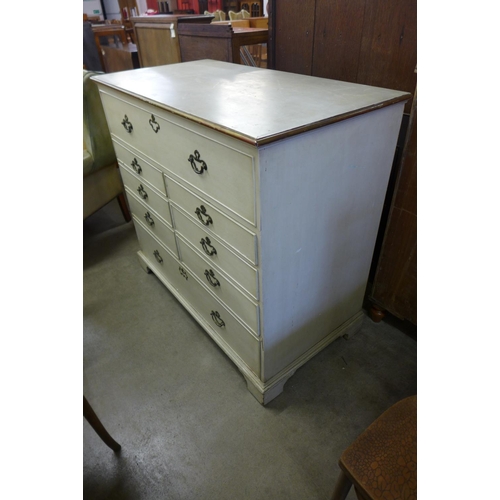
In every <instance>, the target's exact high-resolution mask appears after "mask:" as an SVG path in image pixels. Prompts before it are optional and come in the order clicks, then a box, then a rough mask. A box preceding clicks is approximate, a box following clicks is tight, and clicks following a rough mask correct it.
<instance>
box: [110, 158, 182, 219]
mask: <svg viewBox="0 0 500 500" xmlns="http://www.w3.org/2000/svg"><path fill="white" fill-rule="evenodd" d="M119 166H120V173H121V176H122V179H123V184H124V185H125V189H126V190H127V192H129V193H133V194H134V196H136V197H137V198H140V199H141V200H142V202H143V203H144V205H146V206H147V207H149V208H151V209H152V210H154V211H155V212H156V213H157V215H159V216H160V217H161V218H162V219H164V221H165V222H167V223H168V224H169V225H170V226H172V225H173V224H172V216H171V214H170V207H169V205H168V201H167V199H166V198H165V197H164V196H163V195H161V194H160V193H158V192H156V191H155V190H154V189H153V187H152V186H150V185H149V184H148V183H147V182H145V181H144V179H140V178H138V177H136V176H135V175H134V174H132V172H130V171H129V170H128V169H127V168H125V167H124V166H123V165H122V164H120V163H119Z"/></svg>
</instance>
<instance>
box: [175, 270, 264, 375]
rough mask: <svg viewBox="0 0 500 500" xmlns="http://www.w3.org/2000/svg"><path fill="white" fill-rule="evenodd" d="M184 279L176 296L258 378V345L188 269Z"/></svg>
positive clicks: (256, 340)
mask: <svg viewBox="0 0 500 500" xmlns="http://www.w3.org/2000/svg"><path fill="white" fill-rule="evenodd" d="M186 278H187V279H186V280H184V281H183V282H182V283H181V286H180V288H179V290H178V291H179V293H180V294H181V296H182V297H183V298H184V299H185V300H186V301H187V302H188V303H189V304H190V305H191V307H192V308H193V309H194V310H195V311H196V312H197V313H198V314H199V315H200V316H201V318H202V319H203V320H204V322H205V324H206V329H207V331H208V333H209V334H210V335H211V336H213V337H214V338H215V340H217V339H221V340H222V341H223V342H224V343H225V344H226V345H227V346H229V348H230V349H231V350H232V351H233V352H234V353H236V354H237V355H238V356H239V357H240V358H241V360H242V361H243V362H244V363H245V364H246V365H247V366H248V367H249V368H250V369H251V370H252V371H253V372H254V373H255V374H256V375H257V376H259V375H260V342H259V340H258V339H256V338H255V337H254V336H253V335H251V334H250V333H249V331H248V330H247V329H246V328H245V327H244V326H243V325H242V324H241V323H240V322H239V321H238V320H237V319H236V318H235V317H234V316H233V315H232V314H231V313H230V312H229V311H228V310H227V309H226V307H225V306H224V305H223V304H222V303H221V302H219V301H218V300H217V299H216V298H215V297H213V296H212V295H211V294H210V293H209V292H207V291H206V290H205V289H204V288H203V287H202V285H201V284H200V283H198V282H197V280H196V278H194V276H192V275H191V274H190V272H189V270H187V274H186Z"/></svg>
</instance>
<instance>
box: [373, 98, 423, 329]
mask: <svg viewBox="0 0 500 500" xmlns="http://www.w3.org/2000/svg"><path fill="white" fill-rule="evenodd" d="M370 298H371V300H372V301H373V302H375V303H376V304H378V305H379V306H380V307H382V308H383V309H386V310H387V311H389V312H390V313H391V314H394V315H395V316H397V317H399V318H400V319H405V320H408V321H410V322H411V323H412V324H414V325H416V324H417V94H416V92H415V96H414V98H413V106H412V111H411V115H410V123H409V125H408V133H407V143H406V145H405V148H404V152H403V158H402V161H401V170H400V172H399V177H398V179H397V181H396V188H395V195H394V199H393V204H392V207H391V211H390V213H389V220H388V225H387V228H386V232H385V235H384V241H383V245H382V250H381V254H380V259H379V261H378V265H377V271H376V274H375V279H374V282H373V287H372V291H371V297H370Z"/></svg>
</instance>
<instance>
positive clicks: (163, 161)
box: [101, 90, 256, 225]
mask: <svg viewBox="0 0 500 500" xmlns="http://www.w3.org/2000/svg"><path fill="white" fill-rule="evenodd" d="M101 99H102V103H103V106H104V110H105V112H106V117H107V121H108V125H109V128H110V131H111V134H112V135H113V136H114V137H117V138H119V139H120V140H121V141H123V142H125V143H127V144H130V145H131V146H132V147H133V148H135V149H136V150H138V151H140V152H142V154H143V156H146V152H147V155H149V158H151V159H152V160H153V161H155V162H157V163H158V164H159V165H160V166H161V167H162V168H164V169H165V170H166V171H167V172H170V173H172V174H175V175H177V176H178V177H180V178H181V179H183V180H184V181H185V182H187V183H188V184H189V185H190V187H191V188H193V189H196V190H199V191H200V192H202V193H203V194H204V196H206V197H207V198H208V199H210V200H212V201H214V202H215V203H219V204H220V205H222V206H223V207H225V208H226V209H227V210H229V211H230V212H232V213H234V214H236V215H238V216H240V217H241V218H243V219H244V220H246V221H248V222H250V223H252V224H253V225H255V224H256V213H255V184H256V181H255V168H256V167H255V160H254V156H252V155H251V154H248V153H246V152H243V151H239V150H237V149H235V148H234V147H232V146H230V145H228V144H227V143H228V142H230V141H228V139H227V138H226V137H225V136H224V135H223V134H220V133H218V132H215V131H208V129H207V133H209V134H210V137H208V136H206V135H202V134H201V133H198V132H195V131H194V130H192V129H191V128H190V125H189V122H188V121H187V120H186V121H185V122H183V121H182V119H179V118H176V119H177V121H179V122H182V123H183V125H182V126H181V125H178V124H176V123H173V122H172V121H170V120H169V117H168V113H167V112H166V111H163V110H159V109H158V108H155V107H153V106H150V105H148V104H147V103H144V102H141V101H138V100H134V99H133V98H130V101H125V100H123V99H120V98H117V97H115V96H111V95H110V94H108V93H107V92H105V91H102V90H101ZM184 123H185V125H184Z"/></svg>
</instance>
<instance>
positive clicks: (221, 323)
mask: <svg viewBox="0 0 500 500" xmlns="http://www.w3.org/2000/svg"><path fill="white" fill-rule="evenodd" d="M210 316H212V319H213V320H214V323H215V324H216V325H217V326H218V327H219V328H222V327H223V326H226V323H224V321H223V320H222V318H221V317H220V314H219V312H218V311H212V312H211V313H210Z"/></svg>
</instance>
